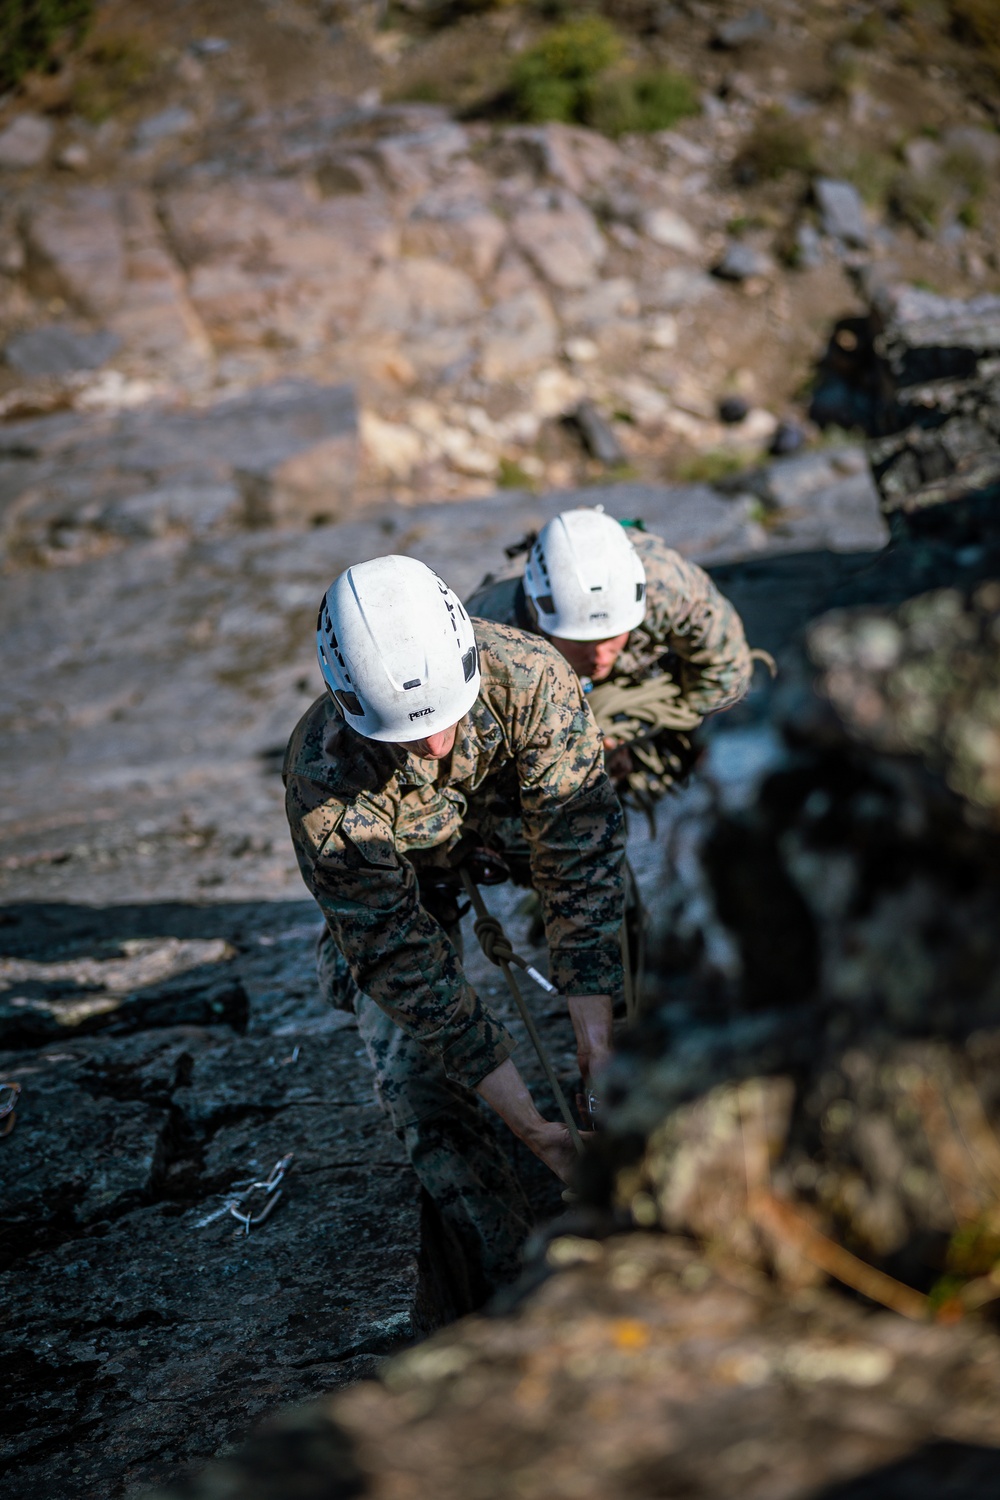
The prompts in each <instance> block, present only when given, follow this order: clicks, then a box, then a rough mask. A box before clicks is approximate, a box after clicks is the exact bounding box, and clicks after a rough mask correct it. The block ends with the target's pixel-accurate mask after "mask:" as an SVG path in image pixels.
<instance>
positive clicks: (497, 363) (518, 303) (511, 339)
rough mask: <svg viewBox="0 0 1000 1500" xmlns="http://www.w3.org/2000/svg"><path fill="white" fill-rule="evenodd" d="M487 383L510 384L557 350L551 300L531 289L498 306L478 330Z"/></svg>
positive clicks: (481, 361) (557, 334) (483, 371)
mask: <svg viewBox="0 0 1000 1500" xmlns="http://www.w3.org/2000/svg"><path fill="white" fill-rule="evenodd" d="M478 339H479V349H480V352H479V368H480V371H481V374H482V377H483V379H484V380H487V381H490V382H493V381H502V380H510V379H513V378H515V377H517V376H519V375H523V374H524V373H525V372H526V371H530V370H532V369H537V368H538V366H539V365H542V364H544V363H545V362H546V360H549V359H551V358H552V356H553V355H554V354H555V352H556V349H557V347H558V340H559V325H558V323H557V322H556V317H555V314H554V313H553V311H552V306H551V304H550V302H549V301H548V299H547V298H546V297H545V296H544V295H543V294H542V293H541V292H540V291H538V290H535V289H532V288H528V289H527V290H525V291H523V292H518V293H515V294H514V295H513V296H511V297H507V298H505V299H504V300H503V301H500V302H495V303H494V304H493V306H492V307H491V308H490V309H489V312H488V313H487V314H486V316H485V317H484V318H482V319H481V320H480V323H479V327H478Z"/></svg>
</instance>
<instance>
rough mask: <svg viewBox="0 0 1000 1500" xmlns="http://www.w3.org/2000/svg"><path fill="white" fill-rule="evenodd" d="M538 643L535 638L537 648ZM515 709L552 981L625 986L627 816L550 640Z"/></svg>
mask: <svg viewBox="0 0 1000 1500" xmlns="http://www.w3.org/2000/svg"><path fill="white" fill-rule="evenodd" d="M536 649H537V648H536ZM545 656H546V665H545V668H544V670H543V673H542V677H541V680H540V681H539V683H538V686H537V688H536V691H535V692H534V694H533V695H532V696H531V697H530V698H529V699H528V700H527V701H526V702H525V704H524V705H523V706H522V708H521V709H520V710H519V711H518V712H516V714H515V716H514V726H515V727H514V735H513V744H514V752H515V758H516V761H517V769H518V779H519V782H520V788H521V816H522V824H523V828H524V834H525V837H526V839H527V842H528V846H529V849H530V851H531V870H532V884H533V885H534V887H535V890H536V891H537V892H538V895H539V898H540V900H541V903H542V913H543V917H544V921H545V933H546V939H547V942H548V948H549V962H550V971H551V975H552V981H553V983H554V984H555V985H556V987H557V989H559V990H560V991H561V992H562V993H563V994H566V995H596V994H610V995H611V996H612V997H615V998H616V997H617V996H618V995H620V993H621V990H622V967H621V952H620V948H619V930H620V927H621V920H622V900H623V886H622V860H623V858H624V853H625V836H624V820H623V817H622V810H621V806H620V804H619V802H618V798H617V796H616V795H615V791H614V788H613V786H612V784H611V781H610V780H609V778H608V776H607V774H606V773H605V770H604V750H603V745H602V741H601V736H600V733H599V731H598V728H597V725H596V723H595V721H594V716H593V714H591V712H590V710H589V708H588V707H587V705H586V702H585V700H584V698H583V695H582V693H581V691H580V685H579V681H578V679H577V677H576V674H575V673H574V672H573V671H572V670H571V669H570V667H569V666H568V665H567V664H566V663H565V662H564V661H563V659H562V657H561V656H560V655H559V654H558V652H557V651H555V650H554V649H552V648H545Z"/></svg>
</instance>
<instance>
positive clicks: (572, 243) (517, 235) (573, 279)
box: [510, 194, 607, 291]
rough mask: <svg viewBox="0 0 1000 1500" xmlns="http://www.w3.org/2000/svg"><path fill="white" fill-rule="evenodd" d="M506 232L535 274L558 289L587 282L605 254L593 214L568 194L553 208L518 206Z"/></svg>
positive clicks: (574, 287)
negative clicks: (536, 271)
mask: <svg viewBox="0 0 1000 1500" xmlns="http://www.w3.org/2000/svg"><path fill="white" fill-rule="evenodd" d="M510 232H511V235H512V237H513V238H514V239H515V240H516V241H517V243H518V244H519V245H520V247H521V249H522V250H523V251H524V253H525V254H526V255H527V256H528V258H529V260H531V261H532V262H533V263H534V265H535V266H536V268H537V269H538V272H539V274H540V275H541V276H543V277H544V279H545V280H546V281H547V282H548V283H549V285H550V286H553V287H556V288H557V289H558V290H560V291H576V290H579V289H582V288H583V287H588V286H591V285H592V284H593V282H594V281H595V280H596V279H597V274H598V272H599V270H600V268H601V266H602V265H603V263H604V258H605V256H606V255H607V245H606V243H605V240H604V236H603V235H602V233H601V231H600V229H599V228H598V225H597V221H596V219H595V218H594V216H593V214H591V213H590V211H589V210H588V209H586V208H585V207H584V206H583V204H582V203H580V202H578V201H577V200H576V199H574V198H573V197H572V196H571V195H570V194H563V195H562V197H561V199H560V201H559V204H558V206H557V207H554V208H525V209H522V210H521V212H520V213H517V214H515V215H514V217H513V219H512V220H511V224H510Z"/></svg>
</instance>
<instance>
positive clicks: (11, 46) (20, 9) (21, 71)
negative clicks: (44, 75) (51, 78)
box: [0, 0, 94, 90]
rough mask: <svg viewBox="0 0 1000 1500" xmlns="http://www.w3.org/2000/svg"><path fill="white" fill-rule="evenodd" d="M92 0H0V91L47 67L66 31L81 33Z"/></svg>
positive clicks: (78, 35) (84, 26) (50, 63)
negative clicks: (28, 74)
mask: <svg viewBox="0 0 1000 1500" xmlns="http://www.w3.org/2000/svg"><path fill="white" fill-rule="evenodd" d="M93 8H94V7H93V0H0V90H3V89H9V88H13V87H14V85H15V84H17V83H19V82H20V80H21V79H22V78H23V77H24V75H25V73H28V72H31V71H33V70H41V69H45V68H50V67H51V66H52V63H53V61H54V60H55V56H56V48H57V46H58V43H59V42H60V40H61V39H62V37H63V36H64V34H65V33H67V32H70V33H75V35H76V36H77V37H80V36H82V35H83V33H84V31H85V30H86V27H87V23H88V22H89V20H90V17H91V14H92V12H93Z"/></svg>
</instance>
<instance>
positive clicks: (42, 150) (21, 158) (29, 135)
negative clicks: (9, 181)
mask: <svg viewBox="0 0 1000 1500" xmlns="http://www.w3.org/2000/svg"><path fill="white" fill-rule="evenodd" d="M54 135H55V129H54V127H53V125H52V122H51V120H47V119H45V117H44V115H15V116H14V118H13V119H12V120H11V121H10V123H9V125H7V126H6V128H5V129H4V130H2V131H0V169H2V168H6V169H7V170H8V171H13V172H23V171H26V170H28V169H29V168H31V167H38V166H41V164H42V162H44V161H45V158H46V157H47V156H48V154H49V150H50V148H51V146H52V138H53V136H54Z"/></svg>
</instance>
